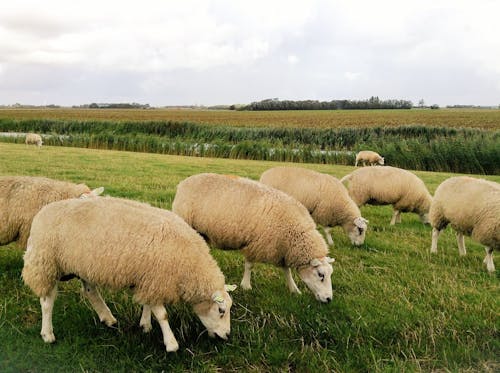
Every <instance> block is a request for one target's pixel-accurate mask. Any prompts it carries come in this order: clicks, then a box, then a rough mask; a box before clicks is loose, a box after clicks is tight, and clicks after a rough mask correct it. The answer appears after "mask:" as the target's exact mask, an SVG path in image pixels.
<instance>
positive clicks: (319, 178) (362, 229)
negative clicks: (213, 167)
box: [260, 167, 368, 245]
mask: <svg viewBox="0 0 500 373" xmlns="http://www.w3.org/2000/svg"><path fill="white" fill-rule="evenodd" d="M260 182H261V183H263V184H266V185H269V186H271V187H273V188H276V189H279V190H281V191H283V192H285V193H286V194H288V195H290V196H292V197H294V198H295V199H296V200H298V201H299V202H300V203H302V204H303V205H304V206H305V207H306V209H307V210H308V211H309V213H310V214H311V216H312V218H313V219H314V221H315V222H316V223H318V224H321V225H322V226H323V230H324V231H325V235H326V238H327V241H328V244H329V245H333V240H332V236H331V233H330V231H331V229H332V227H335V226H337V225H340V226H342V228H343V229H344V231H345V233H346V234H347V236H348V237H349V239H350V240H351V243H352V244H353V245H361V244H362V243H363V242H364V241H365V234H366V229H367V223H368V220H366V219H364V218H363V217H361V212H360V211H359V208H358V206H357V205H356V204H355V203H354V201H353V200H352V199H351V197H349V193H348V192H347V189H346V188H345V187H344V185H343V184H342V183H341V182H340V181H339V180H338V179H337V178H335V177H333V176H330V175H327V174H322V173H319V172H316V171H312V170H307V169H305V168H299V167H274V168H271V169H269V170H267V171H265V172H264V173H263V174H262V175H261V177H260Z"/></svg>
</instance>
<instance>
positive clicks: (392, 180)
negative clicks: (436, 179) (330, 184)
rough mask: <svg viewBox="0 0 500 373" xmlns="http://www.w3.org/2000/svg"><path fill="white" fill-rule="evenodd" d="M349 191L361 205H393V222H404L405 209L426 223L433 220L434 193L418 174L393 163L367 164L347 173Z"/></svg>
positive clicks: (344, 179)
mask: <svg viewBox="0 0 500 373" xmlns="http://www.w3.org/2000/svg"><path fill="white" fill-rule="evenodd" d="M340 181H341V182H342V183H344V182H346V181H348V182H349V184H348V186H347V189H348V191H349V195H350V196H351V198H352V199H353V200H354V202H355V203H356V204H357V205H358V206H360V207H361V206H363V205H364V204H370V205H392V206H393V208H394V214H393V216H392V219H391V225H394V224H395V223H400V222H401V212H414V213H416V214H418V215H419V217H420V220H421V221H422V223H424V224H427V223H428V222H429V216H428V215H429V208H430V206H431V202H432V196H431V194H430V193H429V191H428V190H427V187H426V186H425V184H424V182H423V181H422V180H421V179H419V178H418V176H416V175H415V174H413V173H411V172H409V171H406V170H403V169H401V168H396V167H390V166H384V167H382V166H374V167H363V168H359V169H357V170H355V171H354V172H352V173H351V174H349V175H346V176H344V177H343V178H342V179H341V180H340Z"/></svg>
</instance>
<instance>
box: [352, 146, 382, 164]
mask: <svg viewBox="0 0 500 373" xmlns="http://www.w3.org/2000/svg"><path fill="white" fill-rule="evenodd" d="M359 161H361V162H363V166H366V163H368V164H369V165H370V166H373V165H377V164H379V165H381V166H382V165H384V162H385V161H384V157H382V156H381V155H380V154H378V153H376V152H373V151H371V150H361V151H360V152H359V153H358V154H356V162H355V163H354V166H356V167H357V166H358V162H359Z"/></svg>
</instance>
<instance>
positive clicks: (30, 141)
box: [24, 133, 43, 146]
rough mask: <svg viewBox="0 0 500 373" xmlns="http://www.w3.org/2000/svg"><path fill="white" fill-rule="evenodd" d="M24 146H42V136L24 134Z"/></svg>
mask: <svg viewBox="0 0 500 373" xmlns="http://www.w3.org/2000/svg"><path fill="white" fill-rule="evenodd" d="M24 142H25V144H26V145H37V146H42V144H43V141H42V136H40V135H38V134H36V133H28V134H26V140H25V141H24Z"/></svg>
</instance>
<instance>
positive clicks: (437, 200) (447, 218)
mask: <svg viewBox="0 0 500 373" xmlns="http://www.w3.org/2000/svg"><path fill="white" fill-rule="evenodd" d="M429 219H430V223H431V225H432V245H431V252H432V253H437V243H438V238H439V234H440V233H441V231H442V230H443V229H444V228H446V226H447V225H448V224H450V225H451V226H452V228H453V229H454V230H455V231H456V236H457V242H458V250H459V253H460V255H465V253H466V250H465V242H464V235H467V236H471V237H472V239H473V240H475V241H477V242H480V243H481V244H483V245H484V246H485V250H486V257H485V258H484V263H485V264H486V268H487V269H488V271H489V272H493V271H495V265H494V264H493V250H499V249H500V184H498V183H495V182H493V181H486V180H483V179H474V178H472V177H467V176H459V177H452V178H449V179H447V180H445V181H443V182H442V183H441V184H440V185H439V186H438V187H437V189H436V193H435V194H434V199H433V201H432V205H431V209H430V212H429Z"/></svg>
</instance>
